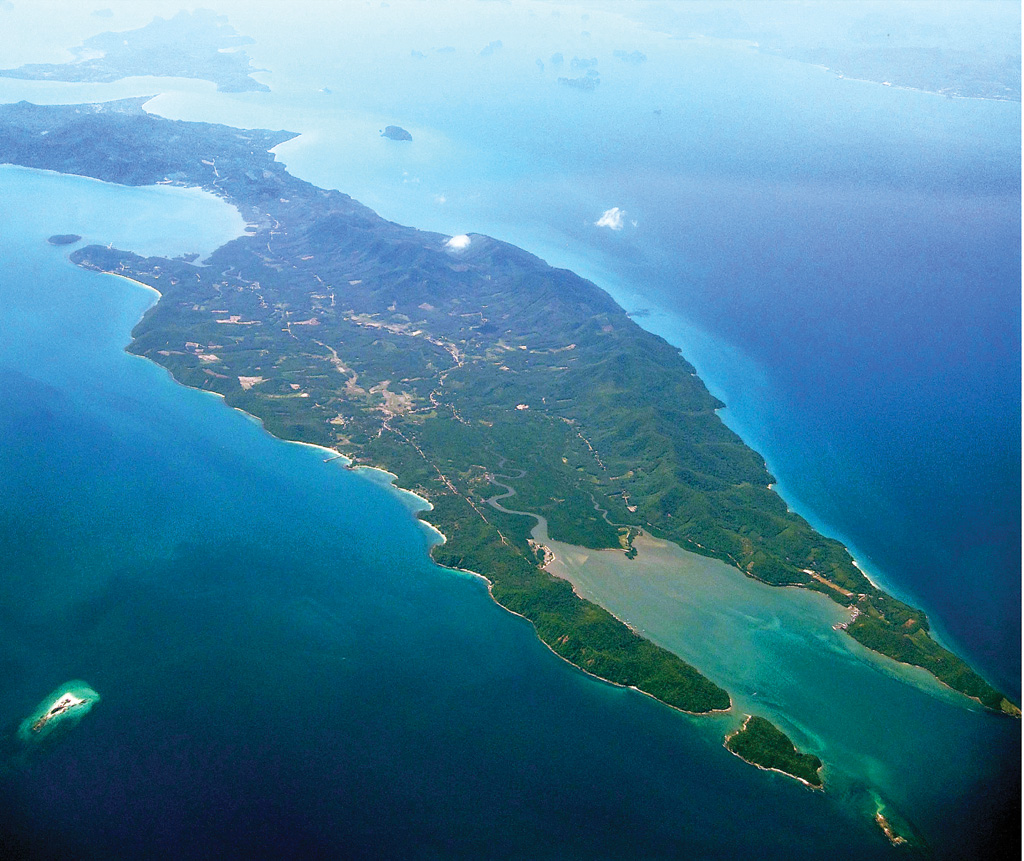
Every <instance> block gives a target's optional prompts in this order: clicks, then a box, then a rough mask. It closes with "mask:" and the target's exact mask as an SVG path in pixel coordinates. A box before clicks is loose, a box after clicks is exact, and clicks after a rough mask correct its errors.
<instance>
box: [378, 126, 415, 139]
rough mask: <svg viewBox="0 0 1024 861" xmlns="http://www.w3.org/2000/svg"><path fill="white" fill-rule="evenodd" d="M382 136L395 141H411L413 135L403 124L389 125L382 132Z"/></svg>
mask: <svg viewBox="0 0 1024 861" xmlns="http://www.w3.org/2000/svg"><path fill="white" fill-rule="evenodd" d="M380 136H381V137H382V138H388V139H389V140H393V141H411V140H412V135H411V134H409V132H407V131H406V130H405V129H403V128H402V127H401V126H388V127H387V128H385V129H384V131H382V132H381V133H380Z"/></svg>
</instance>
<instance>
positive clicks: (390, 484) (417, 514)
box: [91, 270, 735, 717]
mask: <svg viewBox="0 0 1024 861" xmlns="http://www.w3.org/2000/svg"><path fill="white" fill-rule="evenodd" d="M91 271H96V272H98V274H103V275H113V276H115V277H118V278H123V279H125V280H126V281H130V282H131V283H133V284H135V285H138V286H139V287H142V288H145V289H146V290H147V291H151V292H153V293H156V294H157V296H158V297H160V298H162V294H160V292H159V291H158V290H156V289H155V288H153V287H150V286H149V285H147V284H143V283H142V282H140V281H137V280H136V279H134V278H130V277H129V276H127V275H122V274H120V273H117V272H100V271H98V270H91ZM158 301H159V300H158ZM151 307H152V306H151ZM147 310H148V309H147ZM139 319H140V320H141V319H142V318H141V317H140V318H139ZM132 343H134V338H132V339H131V340H130V341H129V343H128V345H127V346H126V347H125V350H124V351H125V352H126V353H127V354H128V355H131V356H137V357H138V358H140V359H143V360H145V361H147V362H150V363H151V364H153V365H155V366H156V367H159V368H163V370H164V371H166V373H167V375H168V376H169V377H170V378H171V379H172V380H173V381H174V382H175V384H176V385H179V386H181V387H182V388H185V389H192V390H193V391H196V392H201V393H203V394H208V395H214V396H215V397H217V398H218V399H219V400H220V402H221V403H222V404H224V406H227V407H229V408H230V409H232V410H236V411H237V412H239V413H241V414H242V415H244V416H245V417H246V418H248V419H250V420H252V421H253V422H255V423H256V424H257V425H259V427H260V430H261V431H262V432H263V433H265V434H266V435H267V436H269V437H271V438H272V439H275V440H277V441H278V442H281V443H286V444H290V445H301V446H306V447H308V448H313V449H318V450H319V451H321V452H324V453H326V454H328V455H330V458H329V459H330V460H334V459H337V458H343V459H345V461H346V462H347V465H346V469H349V470H350V471H352V472H355V473H359V472H362V471H365V472H367V473H369V472H373V473H379V474H380V475H382V476H385V477H386V480H385V481H378V480H375V479H374V478H373V477H372V476H371V475H363V476H361V477H362V478H363V479H364V480H366V481H371V482H374V483H375V484H379V485H384V486H386V487H387V488H388V489H389V490H390V491H391V492H393V493H395V494H396V495H397V496H398V498H399V499H401V498H402V497H403V496H406V497H412V498H413V499H415V500H418V501H419V502H421V503H422V504H423V505H422V507H420V508H410V513H411V514H412V515H413V517H414V518H415V520H416V521H417V522H418V523H420V524H422V525H423V526H425V527H426V528H427V529H428V530H429V531H430V532H433V533H434V534H435V535H437V536H438V537H439V538H440V541H439V542H437V543H435V544H431V545H428V547H427V555H428V557H429V558H430V560H431V562H433V563H434V564H435V565H437V566H438V567H439V568H443V569H445V570H447V571H456V572H458V573H461V574H468V575H470V576H471V577H474V578H479V579H480V580H483V581H484V583H486V584H487V593H488V595H489V597H490V598H491V600H492V601H493V602H494V603H495V604H496V605H497V606H498V607H501V609H502V610H504V611H505V612H506V613H510V614H511V615H513V616H517V617H519V618H520V619H523V620H525V621H526V622H529V624H530V626H531V627H532V628H533V630H534V635H535V636H536V638H537V640H538V642H540V643H541V644H542V645H543V646H544V647H545V648H546V649H547V650H548V651H550V652H551V653H552V654H553V655H555V656H556V657H557V658H559V659H560V660H562V661H565V663H567V664H568V665H569V666H571V667H574V668H575V669H577V670H579V671H580V672H582V673H584V674H586V675H588V676H590V677H591V678H593V679H597V680H598V681H600V682H603V683H605V684H608V685H612V686H613V687H616V688H622V689H624V690H633V691H636V692H637V693H639V694H643V695H644V696H646V697H650V698H651V699H653V700H655V701H656V702H658V703H661V705H663V706H665V707H667V708H670V709H672V710H673V711H677V712H681V713H682V714H685V715H688V716H691V717H707V716H713V715H719V714H727V713H729V712H731V711H732V710H733V708H734V706H735V703H734V702H733V698H732V695H731V694H728V692H727V695H728V697H729V706H728V708H724V709H710V710H709V711H705V712H694V711H687V710H686V709H683V708H680V707H678V706H674V705H672V704H671V703H667V702H665V701H664V700H661V699H659V698H658V697H656V696H654V694H651V693H648V692H647V691H644V690H642V689H640V688H638V687H636V686H635V685H624V684H621V683H619V682H615V681H612V680H611V679H606V678H604V677H603V676H599V675H597V674H596V673H592V672H590V671H589V670H587V669H585V668H584V667H581V666H579V665H578V664H574V663H573V662H572V661H570V660H569V659H568V658H566V657H564V656H563V655H560V654H558V652H556V651H555V650H554V649H553V648H552V647H551V646H550V645H549V644H548V643H546V642H545V641H544V640H543V638H541V636H540V634H539V632H538V631H537V627H536V625H535V624H534V623H533V621H532V620H530V619H528V618H527V617H526V616H524V615H522V614H521V613H517V612H516V611H515V610H512V609H510V608H508V607H506V606H505V605H504V604H502V603H501V601H499V600H498V599H497V598H496V597H495V596H494V591H493V586H494V584H493V582H492V581H491V580H490V578H488V577H487V576H486V575H484V574H481V573H479V572H477V571H472V570H470V569H467V568H455V567H450V566H447V565H442V564H441V563H439V562H437V561H436V560H435V559H434V555H433V550H434V548H435V547H440V546H441V545H442V544H444V543H446V542H447V541H448V537H447V536H446V535H445V534H444V533H443V532H442V531H441V530H440V529H439V528H438V527H436V526H435V525H434V524H432V523H430V522H429V521H427V520H425V519H424V518H423V517H422V516H421V514H424V513H426V512H429V511H432V510H433V508H434V506H433V504H432V503H431V502H430V500H429V499H427V498H426V497H424V496H422V495H421V494H419V493H416V492H415V491H413V490H409V489H408V488H405V487H401V486H400V485H398V484H396V482H397V481H399V480H400V479H399V476H398V475H396V474H395V473H393V472H391V471H390V470H388V469H387V468H386V467H383V466H379V465H367V464H359V465H356V466H352V464H353V463H355V461H354V460H353V459H352V458H351V457H349V456H348V455H346V454H345V453H344V452H340V451H338V450H337V449H333V448H328V447H327V446H322V445H317V444H316V443H309V442H303V441H301V440H291V439H286V438H284V437H279V436H277V435H275V434H273V433H271V432H270V431H269V430H268V429H267V427H266V424H265V422H264V421H263V419H261V418H260V417H259V416H255V415H253V414H252V413H249V412H246V411H245V410H243V409H241V408H240V407H236V406H231V405H229V404H228V403H227V400H226V398H225V397H224V395H222V394H221V393H220V392H211V391H209V390H206V389H200V388H196V387H195V386H189V385H187V384H185V383H182V382H181V381H180V380H178V379H177V378H176V377H175V376H174V374H173V373H172V372H171V370H170V369H169V368H166V367H165V366H163V365H161V364H160V363H159V362H154V361H153V360H152V359H150V358H149V357H148V356H144V355H140V354H138V353H132V352H130V351H129V350H128V347H130V346H131V344H132ZM325 462H326V461H325ZM531 516H536V515H531ZM553 576H554V575H553ZM574 591H575V590H574ZM603 609H606V611H607V608H603ZM607 612H609V615H611V616H612V617H613V618H615V619H616V620H617V621H619V622H620V623H621V624H623V625H625V626H626V627H627V628H629V629H630V630H631V631H633V632H634V633H637V634H638V636H643V635H642V634H640V633H639V632H638V631H637V630H636V628H635V627H634V626H633V625H630V624H629V623H627V622H624V621H623V620H622V619H619V618H618V617H617V616H615V614H613V613H611V612H610V611H607Z"/></svg>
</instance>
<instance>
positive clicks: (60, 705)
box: [18, 679, 100, 742]
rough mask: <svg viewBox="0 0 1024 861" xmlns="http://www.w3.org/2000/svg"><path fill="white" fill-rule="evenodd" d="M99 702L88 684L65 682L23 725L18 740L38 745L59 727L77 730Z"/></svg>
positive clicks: (98, 696) (78, 681)
mask: <svg viewBox="0 0 1024 861" xmlns="http://www.w3.org/2000/svg"><path fill="white" fill-rule="evenodd" d="M99 701H100V695H99V694H98V693H96V691H94V690H93V689H92V688H91V687H89V685H88V684H86V683H85V682H83V681H80V680H78V679H73V680H72V681H70V682H65V683H64V684H63V685H61V686H60V687H59V688H57V690H55V691H53V693H51V694H50V695H49V696H47V697H46V698H45V699H44V700H43V701H42V702H41V703H40V704H39V707H38V708H37V709H36V710H35V711H34V712H32V714H30V715H29V716H28V717H27V718H25V720H23V721H22V722H21V725H20V726H19V727H18V738H20V739H21V740H22V741H27V742H38V741H42V740H43V739H44V738H46V737H47V736H49V735H50V734H52V733H53V732H54V731H55V730H56V729H57V728H58V727H61V728H63V729H65V730H70V729H74V728H75V727H76V726H77V725H78V723H79V722H80V721H81V720H82V718H84V717H85V716H86V715H87V714H89V712H90V711H92V708H93V706H95V705H96V703H98V702H99Z"/></svg>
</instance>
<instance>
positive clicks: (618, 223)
mask: <svg viewBox="0 0 1024 861" xmlns="http://www.w3.org/2000/svg"><path fill="white" fill-rule="evenodd" d="M625 216H626V211H625V210H624V209H619V208H618V207H617V206H613V207H612V208H611V209H608V210H605V213H604V215H602V216H601V217H600V218H599V219H597V221H595V222H594V225H595V226H597V227H610V228H611V229H612V230H622V221H623V219H624V218H625Z"/></svg>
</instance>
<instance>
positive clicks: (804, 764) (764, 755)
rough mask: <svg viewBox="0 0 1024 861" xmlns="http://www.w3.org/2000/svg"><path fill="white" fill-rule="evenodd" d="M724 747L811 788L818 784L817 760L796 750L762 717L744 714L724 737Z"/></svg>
mask: <svg viewBox="0 0 1024 861" xmlns="http://www.w3.org/2000/svg"><path fill="white" fill-rule="evenodd" d="M725 747H726V749H727V750H729V751H731V752H732V753H734V754H736V756H738V757H739V758H740V759H742V760H744V761H746V762H749V763H750V764H751V765H756V766H757V767H758V768H763V769H765V770H766V771H778V772H781V773H782V774H785V775H788V776H789V777H794V778H796V779H797V780H799V781H800V782H801V783H803V784H805V785H807V786H810V787H812V788H813V789H821V788H822V782H821V776H820V775H819V774H818V772H819V771H821V760H820V759H818V757H816V756H812V755H811V754H809V753H800V752H799V751H798V750H797V749H796V746H795V745H794V744H793V742H792V741H790V740H789V736H787V735H786V734H785V733H784V732H783V731H782V730H780V729H779V728H778V727H776V726H775V725H774V724H772V723H771V722H770V721H767V720H765V719H764V718H762V717H756V716H755V715H748V716H747V719H746V720H745V721H744V722H743V726H742V727H740V729H738V730H736V732H734V733H731V734H730V735H727V736H726V737H725Z"/></svg>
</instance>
